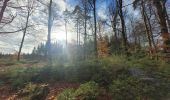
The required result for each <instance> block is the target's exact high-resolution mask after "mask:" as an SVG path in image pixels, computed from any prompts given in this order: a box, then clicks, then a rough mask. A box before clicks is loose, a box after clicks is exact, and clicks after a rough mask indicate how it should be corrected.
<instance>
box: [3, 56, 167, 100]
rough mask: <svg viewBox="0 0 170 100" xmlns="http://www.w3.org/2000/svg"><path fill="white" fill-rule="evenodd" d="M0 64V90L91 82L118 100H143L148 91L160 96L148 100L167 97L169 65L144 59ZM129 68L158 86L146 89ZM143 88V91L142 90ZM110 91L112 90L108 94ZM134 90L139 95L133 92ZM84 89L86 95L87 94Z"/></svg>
mask: <svg viewBox="0 0 170 100" xmlns="http://www.w3.org/2000/svg"><path fill="white" fill-rule="evenodd" d="M1 63H2V64H3V65H5V66H3V67H1V68H0V69H1V70H0V76H1V77H0V79H1V80H0V86H1V85H3V84H6V83H8V84H9V85H10V86H11V87H12V88H13V89H14V90H17V91H18V90H21V89H23V88H24V87H25V86H26V85H28V84H29V83H30V82H31V83H33V84H50V83H53V82H58V81H65V82H77V83H81V84H84V83H87V82H91V81H93V82H95V83H96V84H98V85H99V88H104V89H105V90H106V91H108V93H110V94H114V95H113V96H114V97H113V98H116V96H117V97H118V98H117V99H121V98H119V97H120V95H125V96H124V97H126V96H127V97H126V98H131V97H128V95H130V94H129V93H126V90H129V91H131V92H130V93H132V94H133V95H132V98H133V97H136V98H141V97H140V96H142V97H145V95H143V93H145V92H147V91H151V92H154V93H159V94H155V95H154V94H150V95H149V96H148V95H147V97H148V98H151V99H152V98H153V97H154V96H156V95H157V96H158V97H157V98H162V97H163V96H164V97H166V96H167V95H168V94H170V89H169V88H168V86H170V79H169V77H170V74H169V73H170V67H169V66H170V65H169V64H167V63H165V62H163V61H155V60H150V59H149V58H147V57H142V58H140V59H134V57H125V56H123V55H122V56H116V55H113V56H111V57H107V58H100V59H90V60H85V61H81V62H75V63H71V64H69V63H67V64H64V63H61V62H56V63H53V66H46V64H45V63H42V62H37V61H28V62H27V61H21V62H15V61H13V62H10V63H11V64H8V61H4V60H1V62H0V65H1ZM27 65H30V66H27ZM130 68H138V69H141V70H143V71H144V72H145V73H146V74H147V75H148V76H149V77H152V78H154V79H155V80H158V81H159V84H158V85H153V86H152V85H151V86H150V85H149V86H148V85H147V84H148V83H147V82H143V81H141V80H140V79H139V78H138V77H137V79H136V77H133V76H132V75H131V74H130V72H129V69H130ZM133 84H134V85H133ZM135 86H136V87H135ZM80 87H81V86H80ZM83 87H84V86H83ZM85 87H86V85H85ZM143 87H146V88H144V90H142V88H143ZM110 88H112V89H111V90H110ZM136 88H138V90H140V91H138V90H136ZM86 89H87V91H89V90H90V89H88V88H86ZM150 89H151V90H150ZM155 90H156V91H159V92H156V91H155ZM71 91H73V90H68V91H66V94H68V95H69V96H70V95H71V94H69V93H70V92H71ZM75 91H76V90H75ZM77 91H78V90H77ZM142 91H145V92H142ZM164 91H165V92H164ZM151 92H150V93H151ZM84 93H85V92H84ZM64 94H65V93H64ZM90 94H91V93H90ZM99 94H102V93H99ZM115 94H116V96H115ZM117 99H116V100H117ZM131 100H132V99H131ZM154 100H155V99H154Z"/></svg>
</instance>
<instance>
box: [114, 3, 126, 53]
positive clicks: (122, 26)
mask: <svg viewBox="0 0 170 100" xmlns="http://www.w3.org/2000/svg"><path fill="white" fill-rule="evenodd" d="M116 2H117V7H118V15H119V17H120V20H121V28H122V30H121V32H122V38H123V48H124V52H126V53H127V48H128V43H127V36H126V26H125V19H124V13H123V0H117V1H116Z"/></svg>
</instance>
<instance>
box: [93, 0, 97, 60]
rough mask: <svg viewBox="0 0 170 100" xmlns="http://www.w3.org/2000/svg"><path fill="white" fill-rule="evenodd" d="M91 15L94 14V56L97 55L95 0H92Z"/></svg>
mask: <svg viewBox="0 0 170 100" xmlns="http://www.w3.org/2000/svg"><path fill="white" fill-rule="evenodd" d="M93 6H94V7H93V16H94V50H95V57H98V52H97V23H96V22H97V20H96V0H93Z"/></svg>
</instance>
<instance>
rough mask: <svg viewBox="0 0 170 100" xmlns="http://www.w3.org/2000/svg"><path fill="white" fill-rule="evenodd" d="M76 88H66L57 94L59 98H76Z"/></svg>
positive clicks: (69, 99)
mask: <svg viewBox="0 0 170 100" xmlns="http://www.w3.org/2000/svg"><path fill="white" fill-rule="evenodd" d="M74 92H75V89H73V88H71V89H65V90H64V91H63V92H61V93H60V94H59V95H58V96H57V100H76V98H75V96H74Z"/></svg>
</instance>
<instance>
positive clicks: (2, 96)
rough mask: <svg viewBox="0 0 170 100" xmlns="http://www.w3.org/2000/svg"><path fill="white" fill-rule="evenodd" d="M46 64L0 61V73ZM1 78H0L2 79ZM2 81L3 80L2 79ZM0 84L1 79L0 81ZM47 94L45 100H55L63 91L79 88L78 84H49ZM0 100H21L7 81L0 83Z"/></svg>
mask: <svg viewBox="0 0 170 100" xmlns="http://www.w3.org/2000/svg"><path fill="white" fill-rule="evenodd" d="M45 64H46V63H44V62H29V61H28V62H19V63H15V61H14V62H13V61H10V63H9V60H5V59H0V73H2V72H5V71H6V70H10V69H12V68H15V67H16V66H17V67H26V68H27V67H32V66H36V67H42V66H44V65H45ZM2 77H3V76H0V78H2ZM2 79H3V78H2ZM0 82H1V79H0ZM48 85H49V89H50V91H49V94H48V96H47V99H46V100H56V99H55V97H56V96H57V95H58V94H59V93H60V92H61V91H63V90H64V89H67V88H77V87H79V84H78V83H68V82H64V81H63V82H61V81H60V82H55V83H49V84H48ZM0 100H22V99H19V97H18V95H17V91H14V90H12V88H11V85H10V84H9V82H8V81H6V82H4V83H3V84H2V85H1V83H0Z"/></svg>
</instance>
